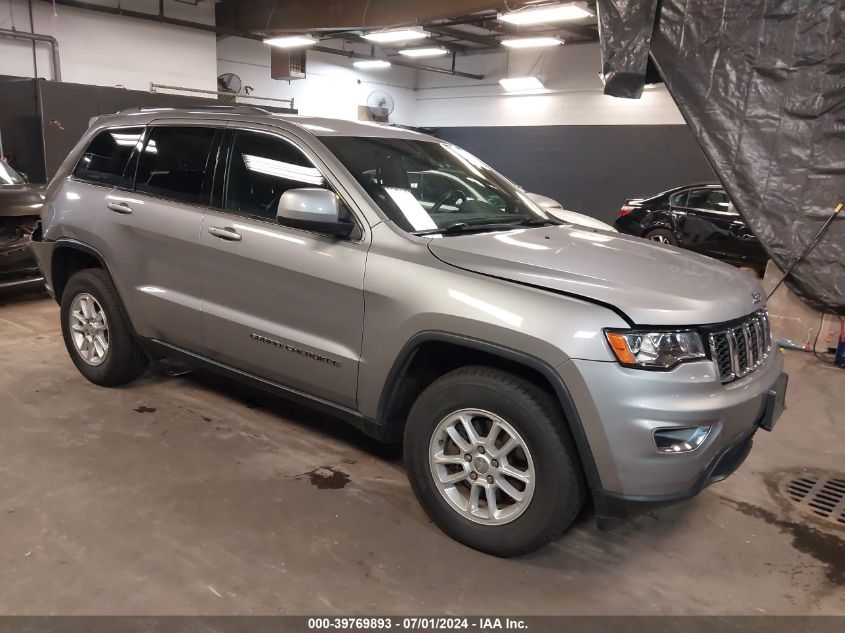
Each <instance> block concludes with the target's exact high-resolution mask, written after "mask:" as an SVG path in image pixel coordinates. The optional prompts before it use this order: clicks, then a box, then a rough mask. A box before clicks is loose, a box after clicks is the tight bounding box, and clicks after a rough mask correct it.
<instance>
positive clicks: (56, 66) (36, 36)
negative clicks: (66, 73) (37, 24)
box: [0, 29, 62, 81]
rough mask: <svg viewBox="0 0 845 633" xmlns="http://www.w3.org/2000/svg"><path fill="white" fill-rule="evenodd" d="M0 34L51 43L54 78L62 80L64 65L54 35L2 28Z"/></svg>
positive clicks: (18, 38)
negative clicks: (60, 60) (62, 65)
mask: <svg viewBox="0 0 845 633" xmlns="http://www.w3.org/2000/svg"><path fill="white" fill-rule="evenodd" d="M0 36H2V37H11V38H13V39H17V40H27V41H29V42H46V43H47V44H49V45H50V48H51V49H52V53H53V79H54V80H55V81H61V80H62V67H61V64H60V62H59V42H58V41H57V40H56V38H55V37H53V36H52V35H42V34H40V33H24V32H22V31H10V30H9V29H0Z"/></svg>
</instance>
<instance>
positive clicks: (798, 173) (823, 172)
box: [597, 0, 845, 315]
mask: <svg viewBox="0 0 845 633" xmlns="http://www.w3.org/2000/svg"><path fill="white" fill-rule="evenodd" d="M597 6H598V15H599V29H600V35H601V48H602V73H603V75H604V78H605V94H609V95H612V96H617V97H627V98H637V97H639V96H640V95H641V93H642V88H643V84H644V81H645V76H646V69H647V66H648V63H649V58H650V59H651V61H652V63H653V64H654V65H655V66H656V67H657V70H658V71H659V73H660V76H661V78H662V79H663V81H664V83H665V84H666V87H667V89H668V91H669V93H670V94H671V95H672V97H673V98H674V100H675V102H676V103H677V105H678V108H679V109H680V111H681V114H682V115H683V116H684V118H685V119H686V121H687V123H688V124H689V126H690V127H691V128H692V130H693V133H694V134H695V136H696V138H697V139H698V142H699V144H700V145H701V147H702V149H703V150H704V153H705V155H706V156H707V158H708V160H709V161H710V164H711V165H712V167H713V169H714V171H715V172H716V174H717V176H718V177H719V179H720V180H721V182H722V184H723V185H724V186H725V189H726V190H727V192H728V194H729V195H730V197H731V198H732V200H733V202H734V204H735V206H736V208H737V210H738V211H739V212H740V213H741V215H742V217H743V218H744V219H745V221H746V222H747V223H748V224H749V225H750V226H751V228H752V230H753V231H754V233H755V234H756V235H757V237H758V238H759V239H760V241H761V242H762V244H763V246H764V247H765V249H766V251H767V252H768V254H769V256H770V257H771V258H772V259H773V260H774V262H775V263H776V264H777V265H778V266H779V267H780V268H781V269H782V270H785V269H787V268H788V267H789V265H790V264H792V263H793V262H794V261H795V258H796V257H797V256H798V254H799V253H800V252H801V251H802V250H803V249H804V246H805V245H806V244H807V243H808V242H809V241H810V240H811V239H812V238H813V237H814V236H815V235H816V233H817V232H818V230H819V229H820V228H821V227H822V225H823V224H824V223H825V221H826V220H827V218H828V217H829V216H830V214H831V212H832V211H833V209H834V207H835V206H836V204H837V203H838V202H839V201H840V200H843V199H845V27H844V26H843V24H845V0H779V1H778V0H598V3H597ZM681 184H682V183H681ZM787 283H788V284H789V286H790V287H791V288H792V289H793V290H794V291H796V292H797V293H798V294H799V295H800V296H802V297H803V298H804V299H805V300H806V301H807V302H808V303H809V304H810V305H812V306H814V307H816V308H821V309H831V310H834V311H836V312H838V313H839V314H840V315H842V314H845V212H843V213H841V214H840V216H839V217H838V218H837V219H836V220H835V221H834V222H833V223H832V224H831V226H830V228H829V229H828V231H827V233H826V234H825V236H824V238H823V239H822V240H821V241H820V242H819V244H818V245H817V246H816V247H815V248H814V249H813V250H812V251H811V252H810V253H809V255H807V257H806V258H805V259H804V260H803V261H802V262H801V263H800V264H799V265H798V266H797V267H796V268H795V270H794V271H793V273H792V275H791V276H790V277H789V278H788V280H787Z"/></svg>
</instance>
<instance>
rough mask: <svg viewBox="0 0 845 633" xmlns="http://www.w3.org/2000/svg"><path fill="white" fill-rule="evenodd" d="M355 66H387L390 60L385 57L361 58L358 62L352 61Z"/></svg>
mask: <svg viewBox="0 0 845 633" xmlns="http://www.w3.org/2000/svg"><path fill="white" fill-rule="evenodd" d="M352 65H353V66H355V68H387V67H388V66H390V62H389V61H387V60H385V59H360V60H358V61H357V62H352Z"/></svg>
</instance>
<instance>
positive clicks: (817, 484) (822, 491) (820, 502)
mask: <svg viewBox="0 0 845 633" xmlns="http://www.w3.org/2000/svg"><path fill="white" fill-rule="evenodd" d="M779 488H780V492H781V494H782V495H783V496H784V498H785V499H787V500H788V501H790V502H791V503H792V504H793V505H795V506H796V507H797V508H798V509H799V510H801V511H802V512H804V513H806V514H810V515H812V516H815V517H818V518H820V519H823V520H825V521H828V522H830V523H833V524H835V525H838V526H840V527H845V475H843V474H841V473H834V472H827V471H812V470H806V471H801V472H799V473H790V474H788V475H786V476H785V477H784V478H783V479H782V480H781V483H780V486H779Z"/></svg>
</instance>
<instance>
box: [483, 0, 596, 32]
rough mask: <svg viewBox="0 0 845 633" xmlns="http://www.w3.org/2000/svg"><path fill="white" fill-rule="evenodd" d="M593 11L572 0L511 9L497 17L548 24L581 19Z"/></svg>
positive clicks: (523, 22)
mask: <svg viewBox="0 0 845 633" xmlns="http://www.w3.org/2000/svg"><path fill="white" fill-rule="evenodd" d="M592 15H593V14H592V13H591V12H590V11H589V10H587V5H586V3H583V2H570V3H568V4H558V5H555V6H551V7H537V8H536V9H524V10H522V11H511V12H509V13H500V14H499V15H497V16H496V19H498V20H501V21H502V22H510V23H511V24H519V25H521V26H522V25H528V24H548V23H550V22H563V21H565V20H580V19H581V18H589V17H592Z"/></svg>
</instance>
